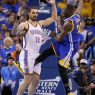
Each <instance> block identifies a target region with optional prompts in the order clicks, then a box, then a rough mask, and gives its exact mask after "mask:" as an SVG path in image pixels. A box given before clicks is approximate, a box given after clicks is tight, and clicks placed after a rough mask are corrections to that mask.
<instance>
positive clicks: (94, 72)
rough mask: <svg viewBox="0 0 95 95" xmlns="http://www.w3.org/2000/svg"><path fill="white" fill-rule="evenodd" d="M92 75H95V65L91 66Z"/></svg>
mask: <svg viewBox="0 0 95 95" xmlns="http://www.w3.org/2000/svg"><path fill="white" fill-rule="evenodd" d="M90 70H91V74H95V64H94V65H91V66H90Z"/></svg>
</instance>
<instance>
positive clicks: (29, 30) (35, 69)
mask: <svg viewBox="0 0 95 95" xmlns="http://www.w3.org/2000/svg"><path fill="white" fill-rule="evenodd" d="M47 2H48V3H50V4H51V5H52V15H51V17H50V18H48V19H46V20H40V21H37V16H38V10H37V8H34V7H32V8H31V9H30V11H29V14H28V15H29V20H28V21H26V22H22V23H21V24H20V25H19V27H18V34H23V35H24V36H23V49H22V51H21V53H20V56H19V62H20V68H21V69H22V71H23V74H24V80H23V81H22V83H21V84H20V86H19V88H18V92H17V95H23V93H24V91H25V89H26V88H28V95H34V93H35V90H36V87H37V85H38V83H39V80H40V72H41V63H40V64H38V65H36V66H34V63H35V59H36V58H37V57H38V56H39V49H40V47H41V45H42V40H43V33H42V32H43V31H42V29H41V27H42V26H48V25H50V24H51V23H52V22H54V21H55V20H56V19H57V13H56V12H57V10H56V5H55V0H48V1H47Z"/></svg>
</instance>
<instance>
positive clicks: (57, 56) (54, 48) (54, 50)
mask: <svg viewBox="0 0 95 95" xmlns="http://www.w3.org/2000/svg"><path fill="white" fill-rule="evenodd" d="M51 47H52V48H53V51H54V53H55V56H56V57H58V54H57V53H56V50H55V48H54V46H53V43H51Z"/></svg>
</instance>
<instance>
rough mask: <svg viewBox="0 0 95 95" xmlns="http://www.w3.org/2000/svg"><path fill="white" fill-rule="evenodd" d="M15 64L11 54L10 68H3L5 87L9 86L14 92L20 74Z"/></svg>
mask: <svg viewBox="0 0 95 95" xmlns="http://www.w3.org/2000/svg"><path fill="white" fill-rule="evenodd" d="M13 62H14V59H13V57H12V56H11V54H9V55H8V57H7V63H8V66H5V67H2V68H1V77H2V79H3V80H4V86H9V87H10V88H11V89H12V90H13V89H14V87H15V83H16V75H17V73H18V69H17V68H16V66H15V65H14V63H13Z"/></svg>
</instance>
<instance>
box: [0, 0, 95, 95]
mask: <svg viewBox="0 0 95 95" xmlns="http://www.w3.org/2000/svg"><path fill="white" fill-rule="evenodd" d="M34 1H35V2H36V0H34ZM40 1H41V3H40V5H41V6H48V5H47V4H46V0H40ZM56 2H57V10H58V11H57V13H58V15H59V16H58V21H59V23H63V20H62V19H64V12H63V10H64V8H65V6H66V2H67V0H56ZM30 4H32V2H31V0H0V71H1V74H0V77H1V83H0V84H1V87H2V88H4V89H7V90H8V89H9V90H10V89H13V88H14V86H15V81H16V75H17V73H18V70H17V68H16V67H15V66H14V64H13V62H14V60H15V61H17V62H18V60H19V54H20V51H21V49H22V40H23V38H22V35H16V31H17V26H18V25H19V24H20V23H21V22H24V21H26V20H27V9H28V7H29V6H31V5H30ZM81 16H82V21H81V25H80V34H79V35H80V42H79V45H80V46H79V50H78V52H77V53H76V54H75V55H74V57H73V59H72V61H71V63H72V64H73V72H74V74H73V77H74V79H75V81H76V82H77V83H78V85H79V89H80V92H81V95H95V0H84V5H83V9H82V13H81ZM58 27H60V26H58ZM8 87H9V88H8ZM4 89H3V90H2V95H7V94H5V93H4ZM10 93H11V92H10ZM10 95H12V93H11V94H10Z"/></svg>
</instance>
